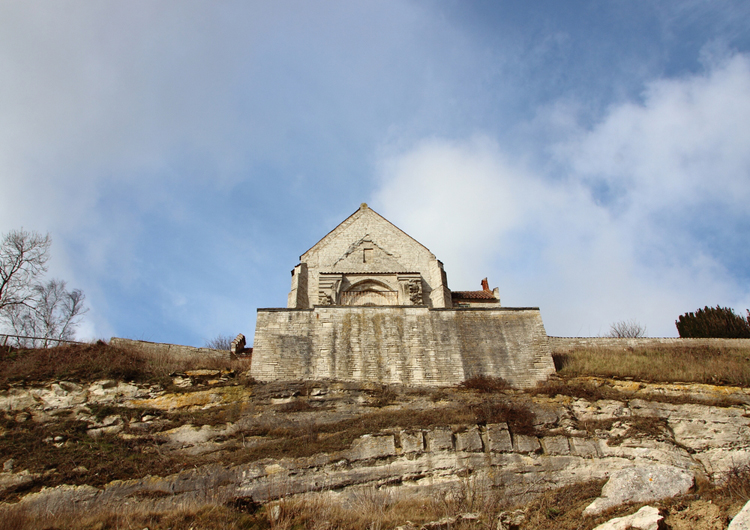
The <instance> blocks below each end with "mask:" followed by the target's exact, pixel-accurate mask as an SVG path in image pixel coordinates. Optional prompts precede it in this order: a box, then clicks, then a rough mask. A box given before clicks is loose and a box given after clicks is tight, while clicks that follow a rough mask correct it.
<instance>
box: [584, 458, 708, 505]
mask: <svg viewBox="0 0 750 530" xmlns="http://www.w3.org/2000/svg"><path fill="white" fill-rule="evenodd" d="M693 481H694V477H693V474H692V473H690V472H689V471H686V470H684V469H679V468H676V467H673V466H665V465H653V466H641V467H631V468H626V469H623V470H621V471H617V472H615V473H614V474H612V476H611V477H610V479H609V480H608V481H607V483H606V484H605V485H604V487H603V488H602V496H601V497H599V498H598V499H596V500H595V501H594V502H592V503H591V504H590V505H589V506H587V507H586V509H585V510H584V511H583V513H584V515H595V514H598V513H601V512H603V511H604V510H607V509H609V508H612V507H614V506H619V505H621V504H625V503H627V502H651V501H656V500H659V499H664V498H666V497H674V496H675V495H682V494H684V493H687V492H688V491H689V490H690V488H692V487H693Z"/></svg>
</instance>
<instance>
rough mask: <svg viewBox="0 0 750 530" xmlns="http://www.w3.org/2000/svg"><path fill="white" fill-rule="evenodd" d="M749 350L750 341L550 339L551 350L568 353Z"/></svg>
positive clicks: (605, 338) (670, 338) (648, 338)
mask: <svg viewBox="0 0 750 530" xmlns="http://www.w3.org/2000/svg"><path fill="white" fill-rule="evenodd" d="M678 344H683V345H686V346H703V345H706V346H717V347H725V348H748V347H750V339H679V338H672V337H643V338H637V339H614V338H609V337H549V346H550V350H551V351H553V352H560V353H563V352H566V351H570V350H573V349H575V348H639V347H640V348H642V347H647V346H660V345H678Z"/></svg>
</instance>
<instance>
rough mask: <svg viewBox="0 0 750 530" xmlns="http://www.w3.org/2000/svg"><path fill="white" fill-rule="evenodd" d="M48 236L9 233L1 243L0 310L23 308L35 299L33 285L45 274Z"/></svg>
mask: <svg viewBox="0 0 750 530" xmlns="http://www.w3.org/2000/svg"><path fill="white" fill-rule="evenodd" d="M51 244H52V240H51V239H50V237H49V234H46V235H41V234H39V233H37V232H27V231H25V230H12V231H11V232H9V233H8V234H7V235H5V236H4V237H3V240H2V243H0V310H3V309H5V308H10V307H17V306H22V305H24V304H26V303H27V302H29V300H31V299H32V298H33V296H34V289H33V288H34V286H35V285H36V284H37V282H38V279H39V278H40V277H41V276H42V275H43V274H44V273H45V272H47V260H49V247H50V245H51Z"/></svg>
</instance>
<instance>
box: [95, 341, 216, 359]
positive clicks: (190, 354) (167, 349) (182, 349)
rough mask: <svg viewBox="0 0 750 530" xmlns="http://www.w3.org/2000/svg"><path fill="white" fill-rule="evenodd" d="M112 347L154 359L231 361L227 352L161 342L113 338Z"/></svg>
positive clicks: (110, 342)
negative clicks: (126, 349)
mask: <svg viewBox="0 0 750 530" xmlns="http://www.w3.org/2000/svg"><path fill="white" fill-rule="evenodd" d="M109 345H110V346H116V347H118V348H128V349H133V350H138V351H139V352H141V353H144V354H146V355H150V356H153V357H158V356H168V357H172V358H174V359H180V360H190V361H193V360H195V361H202V360H206V359H220V360H227V361H228V360H229V359H230V353H229V351H227V350H214V349H212V348H195V347H193V346H180V345H179V344H164V343H161V342H148V341H145V340H132V339H121V338H118V337H112V338H111V339H109Z"/></svg>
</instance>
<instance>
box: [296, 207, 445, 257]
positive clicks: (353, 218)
mask: <svg viewBox="0 0 750 530" xmlns="http://www.w3.org/2000/svg"><path fill="white" fill-rule="evenodd" d="M368 212H369V213H373V214H375V215H376V216H377V217H378V218H379V219H381V220H382V221H385V222H386V223H387V224H388V225H390V226H392V227H393V228H395V229H396V230H397V231H399V232H401V233H402V234H403V235H405V236H406V237H408V238H409V239H411V240H412V241H414V242H415V243H416V244H417V245H419V246H420V247H422V248H423V249H425V250H426V251H427V252H430V249H429V248H427V247H426V246H424V245H423V244H422V243H420V242H419V241H417V240H416V239H414V238H413V237H411V236H410V235H409V234H407V233H406V232H404V231H403V230H401V229H400V228H399V227H397V226H396V225H394V224H393V223H392V222H390V221H389V220H388V219H386V218H385V217H383V216H382V215H380V214H379V213H378V212H376V211H375V210H373V209H372V208H370V207H369V206H367V203H364V202H363V203H362V204H360V206H359V208H357V210H356V211H355V212H354V213H353V214H351V215H350V216H349V217H347V218H346V219H344V220H343V221H341V222H340V223H339V224H338V225H337V226H336V227H335V228H334V229H333V230H331V231H330V232H328V233H327V234H326V235H325V236H323V238H322V239H321V240H320V241H318V242H317V243H315V244H314V245H313V246H312V247H310V248H308V249H307V250H306V251H305V252H303V253H302V255H301V256H300V260H301V259H302V256H304V255H305V254H307V253H308V252H310V251H311V250H313V249H314V248H315V247H317V246H318V245H321V244H322V243H323V242H324V241H325V240H326V239H328V238H329V237H331V236H332V234H334V233H335V232H336V231H338V230H339V229H340V228H341V227H342V226H345V225H348V224H349V223H350V222H354V221H356V219H358V218H359V217H361V216H362V215H364V214H366V213H368ZM430 254H432V252H430Z"/></svg>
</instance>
